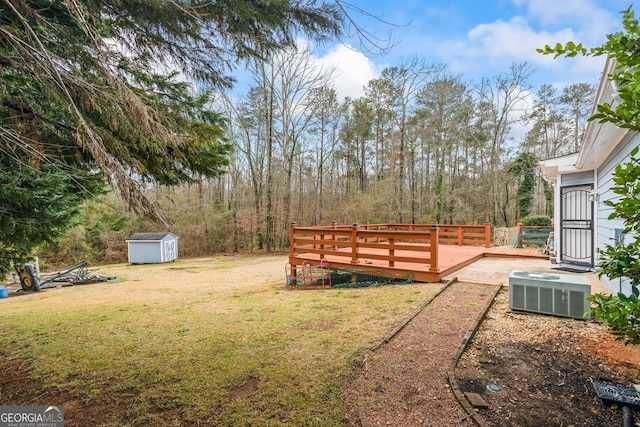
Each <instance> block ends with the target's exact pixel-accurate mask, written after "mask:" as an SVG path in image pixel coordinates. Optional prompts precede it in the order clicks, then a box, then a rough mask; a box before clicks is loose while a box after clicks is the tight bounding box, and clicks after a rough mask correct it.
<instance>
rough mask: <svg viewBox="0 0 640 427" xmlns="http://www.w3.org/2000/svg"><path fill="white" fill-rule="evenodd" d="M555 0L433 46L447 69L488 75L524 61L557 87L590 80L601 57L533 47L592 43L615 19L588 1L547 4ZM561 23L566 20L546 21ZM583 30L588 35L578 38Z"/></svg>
mask: <svg viewBox="0 0 640 427" xmlns="http://www.w3.org/2000/svg"><path fill="white" fill-rule="evenodd" d="M514 1H516V2H518V1H520V0H514ZM556 1H557V0H531V1H530V2H529V3H528V9H527V10H528V12H527V16H526V17H525V16H515V17H513V18H511V19H510V20H508V21H503V20H496V21H494V22H490V23H484V24H480V25H477V26H475V27H474V28H472V29H471V30H469V31H468V32H467V34H466V38H464V39H460V38H459V39H457V40H455V41H448V42H445V43H442V44H441V45H440V46H439V47H437V49H438V53H439V55H440V56H441V57H442V58H444V61H445V62H446V63H448V64H449V65H451V66H452V68H454V69H455V70H456V71H460V72H463V73H465V74H466V73H469V72H470V73H471V74H472V75H482V76H490V75H492V74H494V73H492V70H502V71H505V70H506V69H507V67H509V65H510V64H512V63H514V62H522V61H527V62H528V63H530V64H531V65H533V66H534V67H536V69H537V70H538V72H537V73H536V77H537V78H542V80H544V82H545V83H552V84H555V85H557V86H564V85H566V84H568V83H572V82H577V81H587V82H591V83H596V82H597V79H598V76H599V75H600V72H601V70H602V66H603V60H602V58H585V57H575V58H568V59H567V58H558V59H554V58H553V56H549V55H542V54H540V53H538V52H536V49H537V48H542V47H544V45H546V44H551V45H554V44H555V43H558V42H559V43H565V42H567V41H570V40H572V41H576V42H580V41H584V42H585V46H588V47H591V46H593V45H598V44H600V43H601V42H603V41H604V38H605V34H607V33H608V32H611V31H613V29H614V27H615V25H616V18H615V17H613V16H612V15H611V14H610V13H608V12H606V11H604V10H602V9H598V8H596V7H589V5H590V4H591V3H589V2H585V1H584V0H563V2H560V3H562V6H559V5H560V3H557V5H558V7H557V8H555V6H551V5H552V4H553V5H556V3H555V2H556ZM520 2H521V1H520ZM585 9H586V10H585ZM552 10H555V11H552ZM570 17H571V18H570ZM561 22H564V23H565V24H566V23H567V22H569V23H571V25H564V26H563V25H552V24H559V23H561ZM578 23H580V25H578ZM537 26H540V28H541V29H537V28H536V27H537ZM585 34H588V35H589V39H584V38H582V37H583V36H584V35H585ZM498 72H499V71H498ZM569 76H571V77H569Z"/></svg>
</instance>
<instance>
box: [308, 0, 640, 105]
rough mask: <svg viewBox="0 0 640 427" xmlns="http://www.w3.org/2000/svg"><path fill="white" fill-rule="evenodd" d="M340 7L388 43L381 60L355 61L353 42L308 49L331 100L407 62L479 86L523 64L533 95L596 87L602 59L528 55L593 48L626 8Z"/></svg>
mask: <svg viewBox="0 0 640 427" xmlns="http://www.w3.org/2000/svg"><path fill="white" fill-rule="evenodd" d="M346 1H348V2H349V3H350V4H352V5H354V6H356V7H359V8H361V9H363V10H366V11H367V12H368V13H369V14H371V15H372V16H375V17H378V18H379V19H373V18H372V17H371V16H366V15H364V14H361V13H359V12H358V11H355V10H353V11H351V12H350V16H351V17H352V18H353V19H354V20H355V21H356V22H357V23H358V25H360V26H361V27H363V28H365V29H366V30H367V31H369V32H371V33H372V34H374V35H375V36H377V37H378V38H380V39H387V38H389V37H391V38H392V39H393V41H394V47H393V48H392V49H391V51H390V52H389V53H387V54H386V55H382V54H371V53H368V54H365V53H363V52H362V51H361V50H362V46H361V45H360V44H359V42H358V39H357V38H351V39H345V40H343V41H342V43H333V44H328V45H325V46H321V47H316V48H315V50H314V55H315V56H316V57H317V60H318V61H319V63H321V64H324V66H326V67H331V66H335V67H336V74H335V75H336V77H337V78H336V82H335V85H336V89H337V90H338V92H339V93H340V94H341V95H342V96H350V97H352V98H357V97H359V96H362V95H363V90H362V87H363V86H364V85H366V83H367V82H368V81H369V80H370V79H373V78H376V77H379V75H380V72H381V71H382V70H383V69H384V68H385V67H389V66H398V65H400V64H401V63H402V62H403V61H407V60H409V59H411V58H413V57H418V58H422V59H424V61H425V62H426V63H427V64H444V65H446V66H447V68H448V69H449V70H450V71H451V72H453V73H455V74H461V75H462V76H463V79H464V80H465V81H472V82H479V81H480V80H481V79H482V78H485V77H486V78H490V77H493V76H496V75H499V74H501V73H506V72H508V71H509V67H510V66H511V65H512V64H514V63H520V62H525V61H526V62H527V63H528V64H529V65H531V66H532V67H534V68H535V70H536V72H535V74H534V75H533V77H532V78H531V79H530V83H531V84H532V86H533V87H534V89H535V88H537V87H539V86H540V85H541V84H544V83H549V84H553V85H554V86H556V87H557V88H559V89H562V88H563V87H565V86H567V85H569V84H571V83H582V82H586V83H591V84H598V82H599V79H600V75H601V72H602V68H603V65H604V58H602V57H599V58H584V57H575V58H558V59H553V57H552V56H545V55H542V54H539V53H537V52H536V48H542V47H544V45H545V44H553V45H555V44H556V43H557V42H560V43H565V42H567V41H574V42H576V43H578V42H582V43H583V45H584V46H585V47H593V46H599V45H601V44H602V43H603V42H604V41H605V40H606V35H607V34H610V33H613V32H616V31H619V30H621V14H620V11H622V10H625V9H627V8H628V7H629V6H630V5H632V4H633V3H630V2H629V0H494V1H486V0H400V1H392V0H382V1H375V0H346ZM634 9H636V7H635V5H634ZM636 12H638V11H637V10H636ZM382 21H386V22H387V23H389V24H387V23H385V22H382ZM392 24H393V25H392ZM359 50H360V51H359Z"/></svg>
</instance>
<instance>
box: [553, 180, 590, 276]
mask: <svg viewBox="0 0 640 427" xmlns="http://www.w3.org/2000/svg"><path fill="white" fill-rule="evenodd" d="M592 195H593V185H591V184H589V185H579V186H571V187H562V188H561V189H560V215H561V217H560V233H561V235H562V237H561V238H562V241H561V251H562V253H561V258H560V259H561V261H562V262H567V263H571V264H576V265H584V266H589V267H592V266H593V196H592Z"/></svg>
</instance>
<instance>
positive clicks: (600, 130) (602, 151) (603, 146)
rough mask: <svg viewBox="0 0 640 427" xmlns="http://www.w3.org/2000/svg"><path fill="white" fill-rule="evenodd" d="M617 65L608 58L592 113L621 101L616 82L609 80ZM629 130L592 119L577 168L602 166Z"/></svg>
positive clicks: (588, 125)
mask: <svg viewBox="0 0 640 427" xmlns="http://www.w3.org/2000/svg"><path fill="white" fill-rule="evenodd" d="M616 65H617V62H616V61H615V60H614V59H611V58H607V61H606V62H605V66H604V71H603V72H602V75H601V76H600V85H599V86H598V92H597V93H596V99H595V102H594V107H593V110H592V114H595V113H596V112H597V106H598V105H602V104H604V103H608V104H610V105H611V106H612V107H615V106H616V105H618V104H619V103H620V101H621V100H620V97H619V96H618V91H617V89H616V86H615V84H614V82H612V81H611V80H609V76H610V75H611V74H612V73H613V72H614V71H615V68H616ZM628 132H629V130H628V129H622V128H619V127H617V126H615V125H614V124H612V123H608V122H607V123H600V122H598V121H590V122H589V123H588V124H587V129H586V131H585V134H584V138H583V139H582V148H581V149H580V153H579V155H578V159H577V161H576V164H575V165H576V168H577V169H578V170H594V169H597V168H598V167H600V165H602V163H603V162H604V161H605V160H606V159H607V157H609V155H610V154H611V152H612V151H613V150H614V149H615V148H616V146H617V145H618V144H619V143H620V141H621V140H622V138H623V137H624V136H625V135H626V134H627V133H628Z"/></svg>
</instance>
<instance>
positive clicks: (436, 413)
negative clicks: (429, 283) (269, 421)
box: [347, 282, 497, 427]
mask: <svg viewBox="0 0 640 427" xmlns="http://www.w3.org/2000/svg"><path fill="white" fill-rule="evenodd" d="M496 290H497V287H496V286H495V285H494V286H491V285H483V284H472V283H464V282H463V283H461V282H454V283H452V284H451V285H449V286H447V287H446V289H444V290H443V291H442V293H441V294H439V295H438V296H437V297H436V298H435V299H433V301H432V302H430V303H429V304H428V305H427V306H426V307H425V308H424V309H423V310H422V311H420V312H419V313H418V314H417V315H416V317H415V318H413V319H412V320H411V321H410V322H409V323H407V325H406V326H405V327H404V328H403V329H402V330H401V331H400V332H399V333H398V334H397V335H395V336H394V337H393V339H391V340H390V341H389V342H388V343H387V344H385V345H382V346H381V347H379V348H378V349H377V350H375V351H372V352H371V353H370V354H369V355H368V356H367V359H366V361H365V363H364V364H363V369H362V372H361V373H360V375H358V377H357V378H356V380H355V381H354V382H353V383H352V385H351V387H350V388H349V390H348V391H347V405H348V407H349V408H350V409H349V412H350V413H349V415H350V419H351V422H352V425H354V426H357V425H362V426H363V427H367V426H379V425H383V426H386V425H393V426H420V425H424V426H429V425H431V426H439V427H444V426H461V427H462V426H472V425H474V423H473V422H472V420H470V419H469V418H468V415H467V413H466V412H465V411H464V410H463V409H462V407H460V405H459V404H458V403H457V401H456V400H455V398H454V395H453V393H452V392H451V389H450V386H449V383H448V379H447V371H448V369H449V368H450V365H451V363H452V361H453V360H454V358H455V355H456V351H457V350H458V347H459V346H460V343H461V342H462V340H463V338H464V337H465V334H466V333H467V332H468V331H469V329H470V328H472V327H473V326H474V325H475V324H476V322H477V320H478V318H479V316H481V315H482V314H483V313H484V311H485V309H486V308H487V306H488V304H489V303H490V301H491V300H492V298H493V296H494V294H495V292H496ZM427 331H428V332H427ZM429 337H432V338H433V337H437V339H429Z"/></svg>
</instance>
